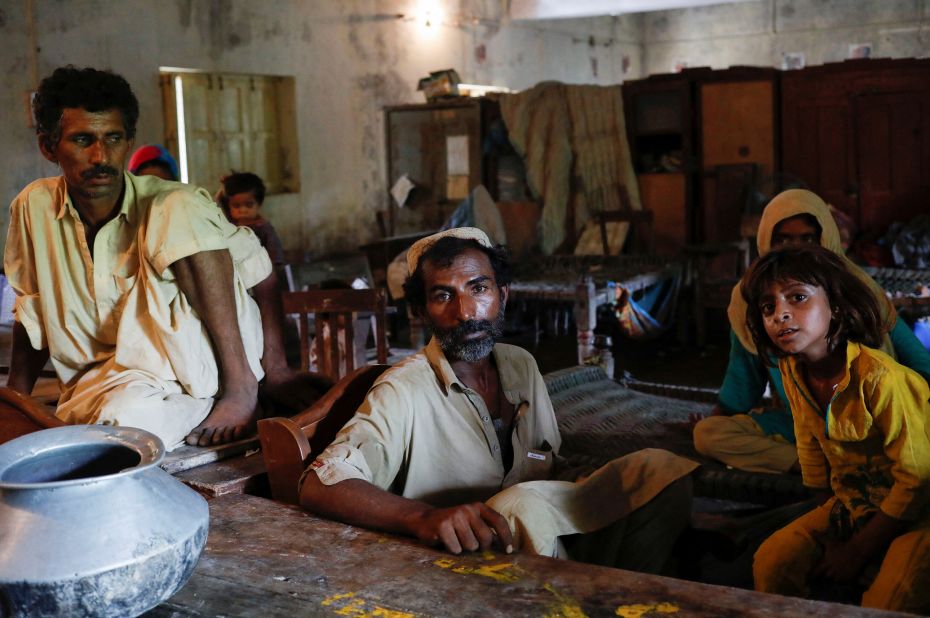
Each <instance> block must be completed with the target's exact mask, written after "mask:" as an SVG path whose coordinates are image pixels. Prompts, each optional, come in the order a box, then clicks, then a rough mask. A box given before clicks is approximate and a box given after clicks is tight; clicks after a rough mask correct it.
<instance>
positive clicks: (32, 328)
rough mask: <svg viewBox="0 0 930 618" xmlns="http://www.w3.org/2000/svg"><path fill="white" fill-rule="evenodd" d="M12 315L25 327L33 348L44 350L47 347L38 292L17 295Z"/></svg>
mask: <svg viewBox="0 0 930 618" xmlns="http://www.w3.org/2000/svg"><path fill="white" fill-rule="evenodd" d="M13 317H14V318H15V319H16V321H17V322H19V323H20V324H22V325H23V328H25V329H26V333H27V334H28V335H29V343H30V344H31V345H32V347H33V348H34V349H36V350H44V349H45V348H47V347H48V339H47V338H46V337H45V329H44V328H42V305H41V303H40V302H39V295H38V294H29V295H24V296H19V295H17V296H16V305H15V306H14V308H13Z"/></svg>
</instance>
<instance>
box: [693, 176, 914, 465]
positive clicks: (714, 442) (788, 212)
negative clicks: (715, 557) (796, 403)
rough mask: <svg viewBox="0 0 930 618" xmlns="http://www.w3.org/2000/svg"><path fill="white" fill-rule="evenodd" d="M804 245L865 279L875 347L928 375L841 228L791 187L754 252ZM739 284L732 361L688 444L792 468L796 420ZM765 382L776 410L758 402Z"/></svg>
mask: <svg viewBox="0 0 930 618" xmlns="http://www.w3.org/2000/svg"><path fill="white" fill-rule="evenodd" d="M808 242H817V243H820V245H822V246H823V247H826V248H827V249H830V250H831V251H833V252H834V253H836V254H837V255H839V256H841V257H842V258H843V260H844V261H845V263H846V267H847V268H848V269H849V270H850V272H852V273H853V274H855V275H856V276H857V277H859V278H860V279H861V280H862V281H863V282H865V283H866V285H867V286H868V288H869V289H870V290H871V292H872V294H874V295H875V298H876V300H878V303H879V306H880V307H881V309H882V323H883V330H884V331H885V335H884V338H883V341H882V347H881V350H882V351H883V352H885V353H887V354H889V355H891V356H892V358H895V359H896V360H897V361H898V362H899V363H901V364H902V365H905V366H907V367H910V368H911V369H913V370H914V371H916V372H917V373H919V374H920V375H922V376H923V378H924V379H925V380H930V353H928V352H927V350H926V349H925V348H924V347H923V345H921V343H920V341H918V340H917V337H915V336H914V333H913V332H912V331H911V329H910V328H908V326H907V324H905V323H904V321H903V320H899V319H898V315H897V313H896V312H895V309H894V306H893V305H892V304H891V301H890V300H889V299H888V297H887V296H886V295H885V291H884V290H883V289H882V288H881V286H879V285H878V284H877V283H876V282H875V281H874V280H873V279H872V278H871V277H869V275H867V274H866V273H865V272H864V271H863V270H862V269H861V268H859V267H858V266H856V265H855V264H853V263H852V261H850V260H849V259H848V258H847V257H846V256H845V255H844V252H843V247H842V244H841V241H840V232H839V229H838V228H837V226H836V222H835V221H834V220H833V216H832V215H831V214H830V208H829V207H828V206H827V205H826V204H825V203H824V201H823V200H822V199H820V198H819V197H818V196H817V195H815V194H814V193H811V192H810V191H806V190H804V189H790V190H788V191H784V192H782V193H780V194H779V195H777V196H776V197H775V198H774V199H773V200H772V201H771V202H769V204H768V205H767V206H766V207H765V211H764V212H763V213H762V220H761V221H760V222H759V229H758V232H757V234H756V243H757V245H758V247H759V255H760V256H761V255H765V254H766V253H768V252H769V251H770V250H771V249H773V248H776V247H780V246H784V245H789V244H803V243H808ZM739 288H740V285H739V284H737V285H736V286H735V287H734V288H733V293H732V295H731V297H730V306H729V308H728V309H727V315H728V317H729V319H730V327H731V332H730V360H729V364H728V365H727V372H726V376H725V377H724V379H723V385H722V386H721V388H720V394H719V395H718V397H717V405H716V406H714V409H713V410H712V412H711V415H710V416H709V417H707V418H704V419H703V420H700V421H699V422H698V423H697V424H696V425H695V427H694V446H695V448H696V449H697V450H698V452H700V453H701V454H703V455H705V456H707V457H712V458H714V459H717V460H720V461H722V462H723V463H725V464H727V465H730V466H733V467H734V468H738V469H740V470H748V471H751V472H775V473H778V472H788V471H797V470H798V455H797V450H796V449H795V446H794V423H793V421H792V418H791V411H790V410H789V409H787V407H786V406H787V398H786V397H785V390H784V387H783V386H782V382H781V374H780V373H779V371H778V365H777V363H774V362H773V363H769V364H768V365H766V363H765V362H763V359H762V358H761V357H760V356H759V355H758V353H757V351H756V347H755V344H753V341H752V336H751V335H750V333H749V329H748V327H747V325H746V302H745V301H744V300H743V297H742V295H741V294H740V289H739ZM766 385H769V386H770V392H771V394H772V396H773V400H774V407H770V408H762V407H757V406H760V400H761V399H762V396H763V394H764V393H765V391H766Z"/></svg>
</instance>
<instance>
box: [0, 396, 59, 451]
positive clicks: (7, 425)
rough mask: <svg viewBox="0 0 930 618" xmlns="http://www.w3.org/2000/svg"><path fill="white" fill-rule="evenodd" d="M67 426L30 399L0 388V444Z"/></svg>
mask: <svg viewBox="0 0 930 618" xmlns="http://www.w3.org/2000/svg"><path fill="white" fill-rule="evenodd" d="M65 424H66V423H64V422H63V421H61V420H59V419H58V418H57V417H56V416H53V415H52V413H51V411H49V410H46V409H45V408H43V407H42V406H40V405H39V404H37V403H36V402H35V401H33V400H32V399H30V398H29V397H24V396H22V395H20V394H19V393H17V392H16V391H14V390H13V389H11V388H6V387H0V444H2V443H4V442H7V441H9V440H12V439H13V438H18V437H19V436H24V435H26V434H27V433H32V432H33V431H39V430H40V429H50V428H52V427H63V426H64V425H65Z"/></svg>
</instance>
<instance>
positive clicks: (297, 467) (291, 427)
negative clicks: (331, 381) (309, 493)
mask: <svg viewBox="0 0 930 618" xmlns="http://www.w3.org/2000/svg"><path fill="white" fill-rule="evenodd" d="M387 369H388V366H387V365H383V364H380V365H366V366H365V367H361V368H359V369H356V370H355V371H353V372H351V373H350V374H348V375H347V376H346V377H344V378H342V379H341V380H340V381H339V382H338V383H336V385H335V386H333V388H332V389H330V390H329V392H327V393H326V395H324V396H323V397H322V398H321V399H320V400H318V401H317V402H316V403H314V404H313V405H312V406H310V407H309V408H307V409H306V410H304V411H303V412H301V413H300V414H297V415H295V416H293V417H291V418H283V417H276V418H266V419H262V420H260V421H258V437H259V439H260V440H261V443H262V457H263V458H264V460H265V469H266V470H267V472H268V483H269V485H270V486H271V496H272V498H274V499H275V500H280V501H282V502H287V503H289V504H298V503H299V495H298V493H297V481H298V480H299V479H300V476H301V475H302V474H303V472H304V470H305V469H306V467H307V465H308V464H309V463H310V461H311V460H312V458H313V457H316V455H318V454H319V453H320V452H322V451H323V449H325V448H326V447H327V446H329V444H330V443H331V442H332V441H333V438H335V437H336V434H337V433H339V430H340V429H342V426H343V425H345V424H346V422H347V421H348V420H349V419H350V418H352V416H353V415H354V414H355V411H356V410H357V409H358V407H359V406H360V405H361V404H362V402H363V401H364V400H365V395H367V394H368V390H369V389H370V388H371V386H372V384H374V382H375V380H377V379H378V376H380V375H381V374H382V373H384V372H385V371H386V370H387Z"/></svg>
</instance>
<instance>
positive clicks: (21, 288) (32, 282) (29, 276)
mask: <svg viewBox="0 0 930 618" xmlns="http://www.w3.org/2000/svg"><path fill="white" fill-rule="evenodd" d="M25 202H26V199H21V197H17V198H16V199H15V200H13V202H12V203H11V204H10V227H9V230H8V231H7V238H6V249H5V253H4V257H3V267H4V273H5V275H6V277H7V281H8V282H9V284H10V287H12V288H13V291H15V292H16V304H15V305H14V307H13V317H14V318H15V319H16V321H17V322H19V323H20V324H22V325H23V327H24V328H25V329H26V333H28V335H29V343H30V344H31V345H32V347H33V348H35V349H36V350H42V349H45V348H47V347H48V339H47V337H46V334H45V328H44V324H45V322H44V320H43V315H42V302H41V296H40V295H39V283H38V280H37V277H38V275H37V273H36V268H35V257H34V253H33V240H32V235H31V234H30V229H29V225H28V223H27V218H26V216H25V215H26V213H25V209H26V207H27V205H26V203H25ZM42 206H45V207H46V208H50V207H51V205H50V204H39V207H42Z"/></svg>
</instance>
